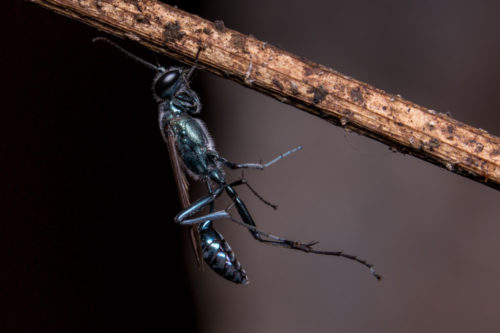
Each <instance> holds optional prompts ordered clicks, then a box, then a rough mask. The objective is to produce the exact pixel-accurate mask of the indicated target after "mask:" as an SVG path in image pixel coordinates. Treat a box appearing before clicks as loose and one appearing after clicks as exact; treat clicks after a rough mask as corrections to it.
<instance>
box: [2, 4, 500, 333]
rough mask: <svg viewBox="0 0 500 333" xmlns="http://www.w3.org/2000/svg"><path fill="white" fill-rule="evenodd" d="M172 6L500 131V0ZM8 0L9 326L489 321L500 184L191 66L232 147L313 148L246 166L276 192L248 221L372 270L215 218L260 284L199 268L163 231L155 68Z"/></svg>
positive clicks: (460, 326)
mask: <svg viewBox="0 0 500 333" xmlns="http://www.w3.org/2000/svg"><path fill="white" fill-rule="evenodd" d="M169 3H170V4H176V5H178V6H179V7H180V8H181V9H185V10H188V11H191V12H193V13H195V14H198V15H200V16H202V17H204V18H207V19H210V20H223V21H224V23H225V25H226V26H227V27H229V28H232V29H236V30H238V31H240V32H243V33H246V34H253V35H254V36H256V37H257V38H258V39H261V40H264V41H267V42H269V43H271V44H274V45H276V46H278V47H281V48H284V49H286V50H288V51H291V52H293V53H296V54H298V55H301V56H304V57H306V58H309V59H311V60H313V61H316V62H319V63H321V64H324V65H326V66H329V67H332V68H334V69H336V70H338V71H340V72H342V73H344V74H347V75H349V76H352V77H354V78H356V79H359V80H362V81H365V82H367V83H369V84H372V85H374V86H376V87H378V88H381V89H384V90H386V91H388V92H391V93H394V94H400V95H402V96H403V97H404V98H406V99H409V100H411V101H413V102H416V103H418V104H420V105H424V106H427V107H429V108H431V109H435V110H437V111H440V112H451V115H452V116H453V117H454V118H456V119H458V120H460V121H463V122H466V123H468V124H471V125H473V126H477V127H480V128H483V129H485V130H487V131H489V132H490V133H492V134H495V135H499V134H500V112H499V111H498V105H500V94H499V93H498V90H499V88H500V79H499V78H500V37H499V36H500V20H498V12H499V10H500V3H498V2H496V1H474V2H472V1H451V0H446V1H445V0H442V1H439V0H438V1H406V2H401V1H351V2H346V1H342V2H340V1H329V2H325V1H318V0H311V1H307V2H304V1H293V0H292V1H284V0H283V1H273V2H269V1H261V0H256V1H252V2H243V3H238V2H234V1H217V2H210V3H209V4H207V3H203V2H201V1H199V2H197V1H189V2H186V1H182V2H181V1H177V2H176V3H174V2H169ZM4 7H6V8H4V10H3V13H2V14H3V20H2V24H3V27H2V28H3V29H2V31H4V32H6V34H5V33H4V36H6V42H4V43H3V48H2V52H1V53H0V57H1V61H0V66H2V69H1V73H2V80H1V81H0V82H1V83H0V84H1V89H0V92H1V94H2V96H1V97H2V100H3V101H4V102H5V103H4V104H3V105H4V107H3V108H2V120H1V121H0V154H1V155H0V156H1V159H0V161H1V163H0V166H1V169H0V175H1V176H0V177H1V178H0V189H1V192H0V199H1V205H0V213H1V215H0V219H1V223H0V304H1V305H2V307H3V309H2V311H0V330H1V331H5V332H63V331H64V332H66V331H68V332H89V331H93V332H115V331H116V332H118V331H119V332H138V331H142V332H149V331H173V330H174V328H175V327H182V330H183V331H186V332H196V331H202V332H230V331H238V332H284V331H287V332H305V331H311V332H332V331H338V332H422V331H432V332H434V331H439V332H453V333H457V332H471V331H481V332H483V331H486V332H494V331H499V330H500V322H499V321H498V313H499V308H500V280H499V279H498V276H499V274H500V260H498V258H499V254H500V242H499V241H498V240H499V239H500V223H499V222H500V217H499V214H498V212H499V209H498V207H499V202H500V193H499V192H498V191H495V190H493V189H490V188H488V187H486V186H484V185H481V184H478V183H475V182H472V181H470V180H467V179H464V178H462V177H459V176H457V175H454V174H452V173H449V172H447V171H445V170H443V169H440V168H437V167H436V166H433V165H429V164H427V163H424V162H422V161H420V160H417V159H415V158H413V157H409V156H404V155H402V154H394V153H392V152H390V151H389V150H388V149H387V147H385V146H383V145H381V144H379V143H377V142H373V141H371V140H369V139H366V138H364V137H360V136H358V135H356V134H352V133H346V132H344V131H343V129H341V128H337V127H334V126H332V125H330V124H329V123H327V122H325V121H323V120H320V119H317V118H315V117H313V116H311V115H309V114H306V113H303V112H301V111H299V110H296V109H293V108H291V107H290V106H287V105H284V104H281V103H279V102H277V101H275V100H273V99H271V98H269V97H266V96H263V95H261V94H259V93H257V92H255V91H252V90H249V89H245V88H243V87H241V86H239V85H237V84H235V83H234V82H230V81H227V80H224V79H221V78H218V77H215V76H213V75H209V74H206V73H202V72H199V73H197V76H196V79H195V85H194V86H193V88H194V89H196V90H197V91H199V92H200V95H201V98H202V101H203V105H204V109H203V113H202V118H203V119H204V120H205V121H206V122H207V123H208V126H209V128H210V129H211V131H212V134H213V136H214V138H215V140H216V143H217V146H218V149H219V151H220V152H221V154H222V155H224V156H226V157H227V158H229V159H231V160H233V161H241V162H250V161H252V162H253V161H258V160H260V159H264V160H269V159H271V158H273V157H274V156H275V155H277V154H278V153H280V152H284V151H286V150H288V149H289V148H291V147H294V146H296V145H299V144H301V145H303V146H304V149H303V150H302V151H301V152H300V153H297V154H295V155H294V156H291V157H289V158H287V159H286V160H284V161H281V162H280V163H278V164H276V165H274V166H273V167H272V168H269V169H266V170H265V171H264V172H247V173H246V177H247V178H248V179H249V180H250V181H251V184H252V185H253V187H255V188H256V189H257V190H258V191H259V192H260V194H262V195H263V196H264V197H265V198H266V199H268V200H270V201H272V202H275V203H277V204H279V209H278V211H272V210H271V209H269V208H268V207H266V206H264V205H263V204H262V203H260V202H259V201H258V200H256V199H255V198H254V197H253V196H252V194H251V193H249V192H248V191H245V190H244V189H242V190H241V196H242V197H243V198H244V199H245V202H246V203H247V204H248V206H249V208H250V209H251V211H252V214H253V215H254V217H255V219H256V221H257V223H259V226H260V227H261V228H262V229H264V230H267V231H271V232H274V233H276V234H279V235H282V236H287V237H289V238H292V239H301V240H313V239H314V240H318V241H320V242H321V243H320V244H319V247H320V248H322V249H331V250H335V249H343V250H345V251H346V252H348V253H353V254H357V255H359V256H361V257H362V258H365V259H367V260H368V261H370V262H372V263H375V264H376V265H377V269H378V271H379V272H380V273H381V274H383V275H384V280H383V281H382V282H380V283H377V281H375V279H373V278H372V277H371V276H370V275H369V274H368V272H367V270H366V269H365V268H364V267H362V266H360V265H358V264H355V263H353V262H350V261H347V260H343V259H338V258H328V257H320V256H312V255H306V254H301V253H296V252H292V251H287V250H283V249H278V248H273V247H268V246H264V245H262V244H259V243H257V242H255V241H254V240H253V239H252V238H251V237H250V236H249V234H248V233H247V232H246V231H245V230H244V229H242V228H239V227H237V226H235V225H232V224H230V223H227V222H224V221H220V222H218V224H217V229H218V230H220V231H221V232H222V233H223V234H224V236H225V237H226V239H227V240H228V241H229V243H230V244H231V245H232V247H233V249H234V250H235V251H236V253H237V255H238V257H239V259H240V261H241V262H242V264H243V265H244V267H245V268H246V270H247V273H248V274H249V277H250V280H251V284H250V285H248V286H238V285H234V284H231V283H229V282H226V281H225V280H223V279H222V278H220V277H218V276H217V275H216V274H214V273H213V272H211V271H210V270H209V269H208V268H207V269H205V270H204V271H198V270H197V269H196V263H195V259H194V256H193V254H192V251H191V249H190V247H189V240H188V237H187V235H186V232H185V230H184V229H183V228H181V227H179V226H176V225H174V223H173V222H172V218H173V216H175V214H176V213H177V212H178V211H179V203H178V200H177V195H176V191H175V185H174V182H173V178H172V174H171V171H170V165H169V161H168V154H167V151H166V148H165V146H164V144H163V142H162V140H161V136H160V133H159V131H158V125H157V114H156V105H155V103H154V101H153V100H152V96H151V91H150V86H151V73H149V72H148V71H147V70H144V69H143V68H142V67H141V66H139V65H137V64H134V63H131V62H130V61H129V60H128V59H124V58H123V57H122V56H120V55H119V54H117V53H116V52H114V51H113V50H111V49H110V48H108V47H105V46H103V45H96V44H92V43H91V42H90V40H91V39H92V38H93V37H95V36H99V35H102V33H100V32H98V31H96V30H94V29H92V28H89V27H87V26H84V25H82V24H80V23H77V22H75V21H72V20H69V19H67V18H64V17H61V16H59V15H56V14H53V13H51V12H49V11H48V10H45V9H42V8H39V7H37V6H35V5H33V4H30V3H28V2H23V1H17V2H10V3H8V4H5V5H4ZM118 42H119V43H120V44H121V45H123V46H125V47H127V48H128V49H130V50H132V51H133V52H135V53H137V54H139V55H140V56H142V57H145V58H147V59H154V58H153V56H152V54H151V52H150V51H148V50H145V49H143V48H140V47H138V46H136V45H134V44H133V43H132V42H129V41H122V40H119V41H118ZM161 61H162V62H163V63H164V64H165V65H169V64H174V63H173V61H172V60H170V59H166V58H161ZM239 175H240V174H239V173H238V172H236V173H233V174H231V176H230V179H236V178H238V177H239ZM201 193H202V192H201V191H200V190H199V189H198V188H197V187H196V186H195V187H194V189H193V196H194V197H196V196H198V195H201ZM225 203H227V201H224V200H221V202H220V207H224V204H225Z"/></svg>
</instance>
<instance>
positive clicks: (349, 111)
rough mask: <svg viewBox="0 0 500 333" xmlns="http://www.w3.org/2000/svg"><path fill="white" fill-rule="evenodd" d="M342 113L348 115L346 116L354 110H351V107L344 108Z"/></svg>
mask: <svg viewBox="0 0 500 333" xmlns="http://www.w3.org/2000/svg"><path fill="white" fill-rule="evenodd" d="M342 113H343V114H344V115H346V116H350V115H351V114H352V111H351V110H349V109H344V110H342Z"/></svg>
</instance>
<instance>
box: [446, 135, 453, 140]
mask: <svg viewBox="0 0 500 333" xmlns="http://www.w3.org/2000/svg"><path fill="white" fill-rule="evenodd" d="M446 139H447V140H450V141H453V140H454V139H455V138H454V137H453V135H450V136H448V137H446Z"/></svg>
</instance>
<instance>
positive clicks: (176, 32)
mask: <svg viewBox="0 0 500 333" xmlns="http://www.w3.org/2000/svg"><path fill="white" fill-rule="evenodd" d="M185 35H186V33H185V32H184V31H181V26H180V24H179V21H175V22H169V23H167V25H166V26H165V30H164V31H163V38H164V39H165V40H166V41H167V42H172V41H176V40H181V39H182V38H183V37H184V36H185Z"/></svg>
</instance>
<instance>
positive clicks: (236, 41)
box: [231, 33, 250, 53]
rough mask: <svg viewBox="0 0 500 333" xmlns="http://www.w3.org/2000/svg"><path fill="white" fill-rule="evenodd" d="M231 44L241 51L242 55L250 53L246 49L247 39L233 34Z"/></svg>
mask: <svg viewBox="0 0 500 333" xmlns="http://www.w3.org/2000/svg"><path fill="white" fill-rule="evenodd" d="M231 43H233V45H234V47H236V48H238V49H241V50H242V51H243V52H244V53H250V52H249V51H248V49H247V39H246V38H245V37H244V36H243V35H240V34H238V33H234V34H232V35H231Z"/></svg>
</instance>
